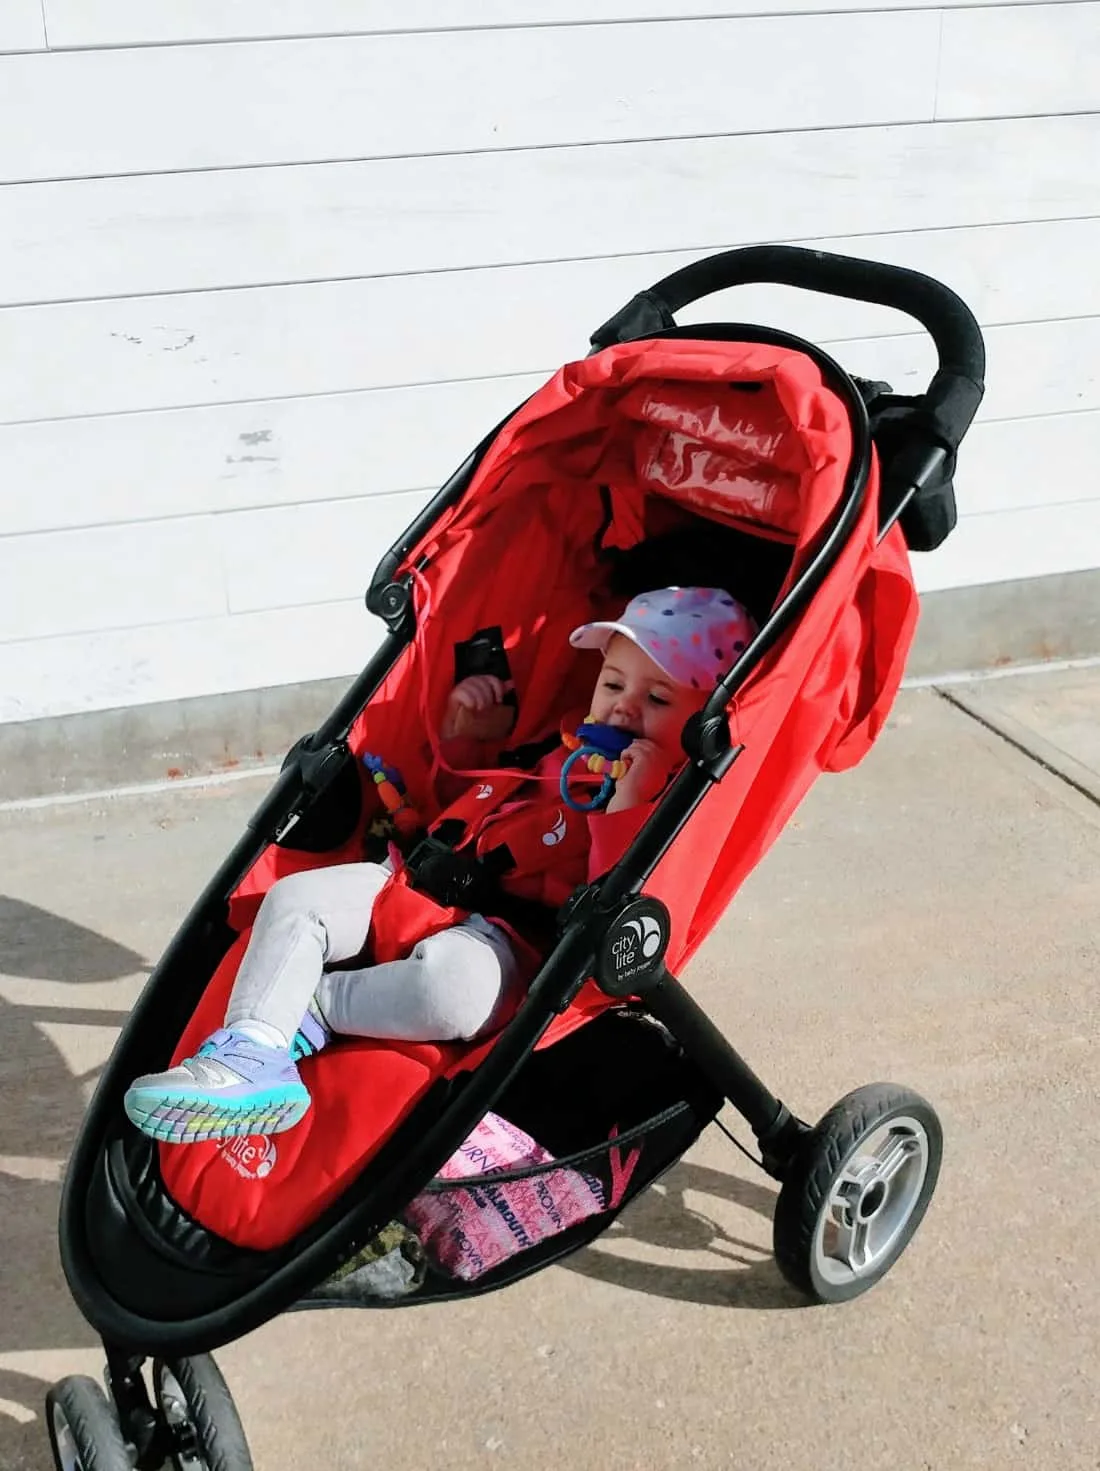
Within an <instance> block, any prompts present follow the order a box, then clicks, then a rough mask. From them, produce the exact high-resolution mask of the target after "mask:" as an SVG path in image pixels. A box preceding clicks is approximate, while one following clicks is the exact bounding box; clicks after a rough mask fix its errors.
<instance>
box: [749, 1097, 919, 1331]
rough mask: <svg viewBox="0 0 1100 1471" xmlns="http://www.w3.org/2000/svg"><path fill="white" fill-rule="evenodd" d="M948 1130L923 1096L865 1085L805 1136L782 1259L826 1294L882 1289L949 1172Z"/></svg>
mask: <svg viewBox="0 0 1100 1471" xmlns="http://www.w3.org/2000/svg"><path fill="white" fill-rule="evenodd" d="M942 1154H943V1130H942V1129H941V1127H940V1121H939V1119H938V1118H937V1116H936V1111H935V1109H933V1107H932V1105H931V1104H930V1103H927V1102H926V1101H925V1100H924V1099H923V1098H921V1097H920V1095H919V1094H917V1093H914V1092H912V1091H911V1090H910V1089H908V1088H897V1087H894V1086H893V1085H892V1084H889V1083H871V1084H868V1085H867V1086H866V1087H863V1088H857V1089H855V1091H854V1092H852V1093H849V1094H847V1095H846V1097H844V1098H842V1099H841V1100H840V1102H839V1103H837V1104H834V1106H833V1107H832V1108H831V1109H830V1110H829V1112H828V1113H827V1114H826V1115H825V1117H824V1118H823V1119H822V1120H821V1122H820V1123H819V1124H817V1125H816V1127H815V1128H813V1129H811V1130H810V1132H809V1133H808V1134H807V1135H806V1136H805V1138H804V1140H803V1141H802V1143H801V1145H800V1147H799V1150H798V1153H797V1154H796V1155H795V1158H794V1160H793V1161H792V1163H791V1166H790V1168H789V1170H788V1172H787V1174H786V1176H785V1178H784V1180H783V1186H782V1188H781V1190H780V1192H779V1199H778V1200H777V1202H776V1209H775V1219H774V1222H773V1227H772V1232H773V1245H774V1250H775V1259H776V1263H777V1265H778V1267H779V1269H780V1271H781V1272H782V1273H783V1275H784V1277H786V1279H787V1281H788V1282H790V1283H791V1284H792V1286H794V1287H797V1288H798V1289H799V1290H800V1291H802V1292H804V1293H806V1294H807V1295H808V1296H809V1297H811V1298H814V1299H815V1300H816V1301H817V1302H847V1301H848V1300H849V1299H850V1298H853V1297H858V1296H859V1295H860V1293H862V1292H866V1291H867V1290H868V1288H870V1287H873V1286H874V1285H875V1283H876V1282H878V1281H879V1280H880V1279H881V1278H882V1277H884V1276H885V1275H886V1273H887V1272H888V1271H889V1270H890V1268H891V1267H892V1266H893V1265H894V1263H895V1262H896V1261H897V1259H898V1257H899V1256H900V1255H901V1254H902V1252H903V1251H904V1250H905V1248H906V1246H907V1245H908V1244H909V1242H910V1240H911V1239H912V1237H913V1234H914V1233H915V1231H916V1229H917V1227H918V1226H919V1225H920V1223H921V1219H922V1218H923V1216H924V1213H925V1211H926V1210H927V1209H928V1203H929V1201H930V1200H931V1198H932V1192H933V1191H934V1190H935V1188H936V1180H937V1178H938V1176H939V1171H940V1160H941V1158H942Z"/></svg>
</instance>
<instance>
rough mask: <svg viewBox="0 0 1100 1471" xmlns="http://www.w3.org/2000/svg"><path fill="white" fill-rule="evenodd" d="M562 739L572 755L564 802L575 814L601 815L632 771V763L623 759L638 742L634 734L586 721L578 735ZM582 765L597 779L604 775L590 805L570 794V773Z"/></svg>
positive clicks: (562, 789)
mask: <svg viewBox="0 0 1100 1471" xmlns="http://www.w3.org/2000/svg"><path fill="white" fill-rule="evenodd" d="M561 738H562V744H563V745H564V746H565V748H566V750H567V751H569V752H571V753H572V754H571V755H569V756H567V757H566V760H565V764H564V765H563V766H562V769H561V781H560V784H559V791H560V792H561V799H562V801H563V802H564V803H565V805H566V806H567V807H571V808H572V809H573V811H574V812H598V811H599V810H600V808H601V807H606V806H607V804H608V802H610V800H611V795H612V793H613V792H614V790H615V783H616V782H617V781H619V780H620V779H621V778H622V777H624V776H625V775H626V773H627V772H628V771H629V769H630V762H629V760H624V759H623V755H622V753H623V752H624V751H625V750H626V748H627V746H629V745H630V744H631V742H632V741H633V740H634V732H633V731H630V730H622V729H620V728H619V727H618V726H614V725H602V724H601V723H600V722H599V721H596V720H586V721H585V722H584V724H583V725H579V726H578V727H577V732H576V734H575V735H571V734H570V733H569V732H568V731H562V736H561ZM578 762H583V764H584V766H585V768H586V769H587V770H588V771H591V772H592V773H593V775H594V776H599V775H600V774H601V773H602V775H603V782H602V784H601V786H600V789H599V791H598V792H597V793H596V795H595V796H594V797H593V798H592V799H591V801H589V802H578V801H577V800H576V799H575V798H574V797H571V796H570V795H569V773H570V771H572V769H573V767H574V766H575V765H576V764H577V763H578Z"/></svg>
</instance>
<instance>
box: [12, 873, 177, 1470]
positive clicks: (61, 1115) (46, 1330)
mask: <svg viewBox="0 0 1100 1471" xmlns="http://www.w3.org/2000/svg"><path fill="white" fill-rule="evenodd" d="M148 969H149V967H148V965H147V963H146V961H145V958H144V957H143V956H141V955H138V954H136V953H135V952H134V951H132V950H129V949H127V948H126V946H124V945H119V944H117V943H116V942H115V941H114V940H111V939H108V938H107V937H106V936H104V935H101V934H98V933H96V932H95V931H93V930H89V929H86V928H85V927H84V926H83V925H79V924H75V923H74V922H73V921H72V920H69V919H65V918H64V917H62V916H60V915H57V914H52V913H50V912H49V911H48V910H45V909H40V908H38V907H37V906H36V905H33V904H27V903H24V902H23V901H22V900H19V899H14V898H11V897H9V896H7V895H0V974H2V975H3V976H5V977H7V978H9V979H10V980H12V981H14V982H15V983H16V984H15V985H14V986H12V987H9V988H8V998H9V999H3V1000H0V1035H2V1036H3V1038H4V1048H3V1052H2V1054H0V1091H2V1092H3V1095H4V1100H5V1102H4V1108H3V1109H2V1110H0V1160H2V1161H3V1163H2V1166H0V1220H2V1222H3V1227H2V1240H0V1402H3V1401H7V1404H6V1405H3V1404H0V1466H3V1467H4V1468H5V1471H23V1468H27V1471H31V1468H34V1471H38V1468H40V1467H41V1468H45V1467H46V1466H48V1465H49V1464H50V1461H49V1450H48V1448H47V1444H46V1434H45V1427H44V1425H43V1421H42V1400H43V1395H44V1394H45V1391H46V1388H47V1387H48V1382H49V1378H51V1377H52V1372H51V1371H48V1370H47V1369H45V1368H44V1369H43V1376H42V1377H41V1378H40V1377H38V1375H37V1374H36V1373H35V1372H33V1371H30V1372H25V1371H24V1365H26V1367H27V1368H28V1369H29V1366H30V1362H31V1360H30V1359H29V1358H28V1359H27V1360H22V1359H21V1360H20V1366H19V1368H13V1367H11V1366H10V1365H5V1364H4V1362H3V1360H4V1358H5V1356H7V1355H9V1354H12V1355H15V1354H19V1355H28V1356H29V1355H33V1354H34V1353H36V1352H42V1353H43V1354H56V1353H57V1352H58V1351H60V1352H62V1353H65V1352H69V1351H72V1350H80V1349H91V1348H97V1347H98V1346H99V1338H98V1336H97V1335H96V1334H95V1333H94V1332H93V1331H92V1329H91V1328H90V1327H89V1326H88V1325H87V1323H85V1321H84V1319H83V1317H82V1316H81V1315H80V1313H79V1311H78V1310H77V1308H76V1305H75V1304H74V1302H73V1300H72V1298H71V1297H70V1295H69V1291H68V1288H67V1286H66V1284H65V1281H64V1278H63V1276H62V1273H61V1264H60V1261H59V1260H58V1250H57V1216H58V1207H59V1204H60V1199H61V1184H60V1181H61V1176H62V1171H63V1169H64V1162H65V1160H66V1159H67V1157H68V1154H69V1151H70V1150H71V1148H72V1146H73V1142H74V1140H75V1139H76V1135H77V1130H78V1128H79V1126H80V1121H81V1119H82V1118H83V1115H84V1110H85V1106H86V1100H87V1097H88V1094H89V1092H90V1089H91V1087H92V1086H93V1085H94V1083H95V1081H96V1078H97V1076H98V1073H99V1068H98V1066H96V1067H92V1068H90V1069H88V1070H86V1071H84V1072H81V1073H78V1074H74V1072H73V1070H72V1067H71V1065H70V1064H69V1062H68V1061H66V1059H65V1058H64V1057H63V1056H62V1054H61V1052H60V1051H59V1050H58V1047H57V1046H56V1045H55V1043H54V1042H53V1041H52V1040H51V1039H50V1037H49V1036H48V1035H47V1033H46V1031H45V1030H44V1029H43V1024H46V1025H47V1026H49V1025H60V1026H62V1027H64V1026H71V1027H95V1028H99V1029H103V1028H113V1027H117V1026H119V1025H121V1023H122V1021H123V1020H124V1015H125V1013H124V1012H122V1011H119V1010H117V1009H115V1008H111V1009H107V1008H105V1007H104V1006H103V1005H102V1004H100V1005H93V1006H86V1005H84V1004H82V999H81V994H80V990H79V987H80V986H81V985H89V984H95V983H102V982H106V981H114V980H119V979H122V978H123V977H126V976H132V975H135V974H142V973H146V972H147V971H148ZM39 982H42V983H49V984H51V985H56V983H58V982H61V983H63V984H65V985H70V986H72V988H73V994H72V1005H71V1006H70V1005H60V1006H57V1005H45V1004H41V1003H39V1004H36V1001H35V983H39ZM19 983H23V984H19ZM27 983H30V984H27ZM11 998H17V999H11ZM51 999H54V1000H55V999H57V998H56V993H55V995H54V996H53V997H51ZM74 1367H75V1366H74Z"/></svg>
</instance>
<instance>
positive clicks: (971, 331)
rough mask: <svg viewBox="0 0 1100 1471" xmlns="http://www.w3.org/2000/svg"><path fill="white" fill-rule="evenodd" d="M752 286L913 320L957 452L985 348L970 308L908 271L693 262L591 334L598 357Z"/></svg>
mask: <svg viewBox="0 0 1100 1471" xmlns="http://www.w3.org/2000/svg"><path fill="white" fill-rule="evenodd" d="M750 282H772V283H775V284H776V285H781V286H795V287H800V288H802V289H803V290H807V291H819V292H822V293H823V294H825V295H828V296H844V297H848V298H850V299H851V300H855V301H870V302H875V303H877V304H878V305H880V306H886V307H892V308H894V309H895V310H896V311H901V312H904V313H905V314H906V315H907V316H910V317H913V318H914V319H915V320H916V321H918V322H919V323H920V324H921V326H922V327H924V328H925V330H926V331H927V332H928V333H929V335H930V336H931V338H932V340H933V342H934V343H935V345H936V353H937V356H938V358H939V368H938V370H937V372H936V374H935V376H934V378H933V379H932V382H931V383H930V384H929V386H928V389H927V391H926V394H925V398H926V401H927V404H928V407H929V408H932V409H934V410H935V411H936V414H937V418H938V419H939V422H940V426H941V428H942V429H947V430H948V437H949V439H950V440H951V441H952V442H953V445H954V446H957V445H958V443H959V442H960V441H961V439H962V437H963V435H964V434H965V433H966V431H967V429H968V428H969V427H970V423H971V420H972V419H973V417H974V415H975V413H976V412H977V409H978V405H979V403H980V402H981V399H982V394H983V392H984V377H985V345H984V343H983V341H982V334H981V329H980V328H979V326H978V323H977V321H976V320H975V318H974V315H973V313H972V312H971V311H970V308H969V307H968V306H967V305H966V303H965V302H964V301H963V300H962V299H961V298H960V297H959V296H957V295H956V294H955V292H954V291H952V290H951V289H950V287H948V286H944V285H943V284H942V282H940V281H937V280H935V279H934V278H933V277H931V276H925V275H922V274H921V272H919V271H911V270H908V269H906V268H905V267H903V266H891V265H885V264H883V263H882V262H881V261H868V260H860V259H859V258H857V257H855V256H848V255H831V254H829V253H828V252H826V251H823V250H806V249H803V248H801V247H799V246H794V245H750V246H746V247H744V248H743V249H740V250H727V251H722V252H721V253H720V254H718V255H711V256H708V257H707V258H706V259H705V260H700V261H694V262H692V264H691V265H688V266H684V267H683V269H682V270H679V271H674V272H673V273H672V275H671V276H666V277H665V278H664V280H662V281H658V282H657V283H656V285H655V286H652V287H650V289H649V290H648V291H642V292H639V294H638V295H637V296H635V297H634V299H633V300H632V301H630V302H628V303H627V305H626V306H625V307H623V308H622V310H621V311H619V312H616V314H615V315H614V316H613V317H611V318H610V319H609V320H608V321H607V322H605V323H604V324H603V326H602V327H600V328H598V330H597V331H596V332H594V333H593V334H592V345H593V347H594V348H596V349H599V348H603V347H609V346H611V345H612V344H613V343H616V342H629V341H630V340H631V339H632V338H637V337H646V336H651V335H653V333H654V332H662V331H667V330H668V329H669V328H671V327H674V326H675V325H676V323H675V320H674V314H675V313H676V312H678V311H680V310H681V309H682V308H683V307H685V306H688V305H690V303H692V302H694V301H698V300H699V299H700V298H701V297H704V296H710V295H711V294H712V293H713V292H715V291H725V290H726V289H728V288H729V287H731V286H742V285H746V284H748V283H750Z"/></svg>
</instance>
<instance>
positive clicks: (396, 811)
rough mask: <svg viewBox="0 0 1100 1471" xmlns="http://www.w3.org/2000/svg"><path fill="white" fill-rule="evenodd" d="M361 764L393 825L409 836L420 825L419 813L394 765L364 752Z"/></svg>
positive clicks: (403, 834) (402, 834) (402, 833)
mask: <svg viewBox="0 0 1100 1471" xmlns="http://www.w3.org/2000/svg"><path fill="white" fill-rule="evenodd" d="M362 761H363V765H364V766H365V767H366V768H367V770H368V771H369V772H370V774H371V780H372V781H373V782H374V785H375V787H376V788H377V790H378V797H379V800H380V801H381V803H382V806H383V807H384V808H385V809H386V811H387V812H388V813H389V814H390V817H391V818H392V819H393V825H394V827H395V828H396V829H397V831H398V832H399V833H400V834H401V836H402V837H406V838H407V837H410V836H411V835H412V834H413V833H415V832H416V831H417V829H418V828H419V827H420V825H421V823H420V815H419V813H418V812H417V811H416V808H415V807H413V806H412V805H411V804H410V803H409V801H408V800H407V797H406V793H405V782H404V779H403V777H402V775H401V773H400V772H399V771H398V770H397V768H396V766H387V765H386V763H385V762H384V761H383V760H382V758H381V756H372V755H371V754H370V752H369V751H367V752H364V754H363V757H362Z"/></svg>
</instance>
